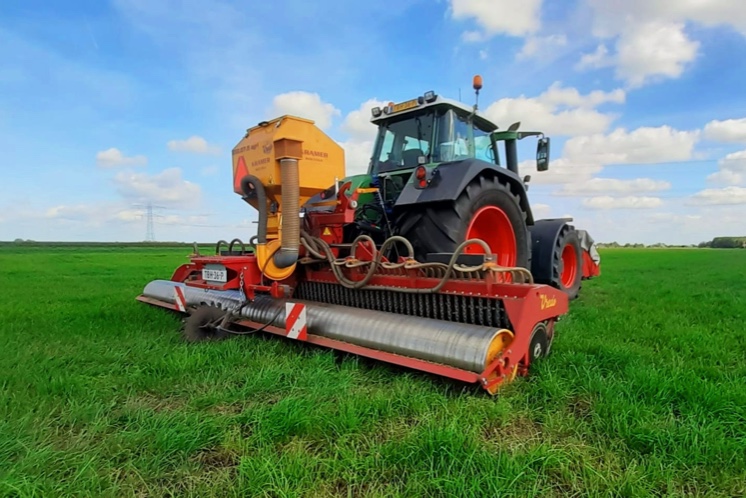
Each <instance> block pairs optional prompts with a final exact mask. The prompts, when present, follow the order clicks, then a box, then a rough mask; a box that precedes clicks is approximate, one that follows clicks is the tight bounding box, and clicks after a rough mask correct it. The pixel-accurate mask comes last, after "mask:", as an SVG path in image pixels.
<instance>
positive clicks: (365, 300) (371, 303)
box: [293, 282, 509, 328]
mask: <svg viewBox="0 0 746 498" xmlns="http://www.w3.org/2000/svg"><path fill="white" fill-rule="evenodd" d="M293 297H295V298H298V299H304V300H307V301H316V302H321V303H327V304H336V305H341V306H349V307H351V308H360V309H366V310H374V311H385V312H388V313H396V314H400V315H410V316H418V317H422V318H434V319H436V320H447V321H450V322H458V323H469V324H472V325H486V326H489V327H495V328H509V323H508V319H507V316H506V315H505V308H504V306H503V303H502V301H500V300H499V299H490V298H486V297H473V296H459V295H453V294H410V293H406V292H392V291H388V290H375V289H363V290H355V289H347V288H346V287H343V286H341V285H339V284H329V283H322V282H302V283H300V284H299V285H298V286H297V287H296V288H295V292H294V293H293Z"/></svg>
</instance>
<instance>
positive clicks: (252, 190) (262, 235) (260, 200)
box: [241, 175, 267, 244]
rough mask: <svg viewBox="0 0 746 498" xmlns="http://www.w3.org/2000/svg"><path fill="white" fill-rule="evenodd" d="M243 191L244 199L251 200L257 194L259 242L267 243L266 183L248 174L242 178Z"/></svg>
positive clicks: (257, 237) (257, 235)
mask: <svg viewBox="0 0 746 498" xmlns="http://www.w3.org/2000/svg"><path fill="white" fill-rule="evenodd" d="M241 191H242V192H243V200H245V201H246V202H249V199H250V198H252V197H254V196H256V202H257V211H259V226H258V227H257V230H256V232H257V233H256V241H257V244H266V243H267V193H266V192H265V191H264V185H262V182H261V180H259V178H257V177H255V176H254V175H246V176H244V177H243V178H241Z"/></svg>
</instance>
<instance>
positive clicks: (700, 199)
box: [690, 187, 746, 221]
mask: <svg viewBox="0 0 746 498" xmlns="http://www.w3.org/2000/svg"><path fill="white" fill-rule="evenodd" d="M690 203H691V204H700V205H737V204H746V187H725V188H708V189H704V190H700V191H699V192H697V193H696V194H694V195H693V196H692V197H691V199H690ZM741 221H743V220H741Z"/></svg>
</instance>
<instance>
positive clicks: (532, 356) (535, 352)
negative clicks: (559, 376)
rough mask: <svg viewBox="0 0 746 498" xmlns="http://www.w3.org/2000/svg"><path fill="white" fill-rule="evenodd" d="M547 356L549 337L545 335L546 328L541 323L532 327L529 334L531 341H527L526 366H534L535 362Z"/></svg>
mask: <svg viewBox="0 0 746 498" xmlns="http://www.w3.org/2000/svg"><path fill="white" fill-rule="evenodd" d="M547 354H549V335H548V334H547V327H546V325H544V324H543V323H539V324H537V325H536V327H534V330H533V332H531V339H530V340H529V341H528V366H529V368H530V367H531V365H533V364H534V362H535V361H536V360H539V359H541V358H543V357H545V356H546V355H547Z"/></svg>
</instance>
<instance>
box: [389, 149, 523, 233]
mask: <svg viewBox="0 0 746 498" xmlns="http://www.w3.org/2000/svg"><path fill="white" fill-rule="evenodd" d="M482 174H490V175H494V176H496V177H497V178H498V179H499V180H500V181H501V182H503V183H505V184H506V185H508V186H509V187H510V190H511V191H512V192H513V193H514V194H516V195H517V196H518V198H519V204H520V206H521V209H522V210H523V212H525V213H526V224H527V225H533V223H534V218H533V215H532V214H531V207H530V205H529V203H528V195H526V187H525V186H524V185H523V180H521V178H520V177H519V176H518V175H517V174H515V173H513V172H512V171H510V170H507V169H504V168H501V167H499V166H495V165H494V164H491V163H488V162H487V161H482V160H480V159H464V160H462V161H453V162H449V163H441V164H439V165H437V166H436V167H434V168H433V169H432V170H431V175H432V176H431V180H430V184H429V185H428V186H427V188H423V189H420V188H416V187H415V185H414V182H413V181H410V182H408V183H407V184H406V185H405V186H404V189H403V190H402V191H401V194H399V198H398V199H397V200H396V204H395V208H397V209H399V208H404V207H407V206H412V205H415V204H416V205H422V204H427V203H431V202H442V201H455V200H456V199H457V198H458V196H459V195H461V192H463V191H464V189H465V188H466V186H467V185H468V184H469V183H470V182H471V181H472V180H474V178H476V177H477V176H479V175H482Z"/></svg>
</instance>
